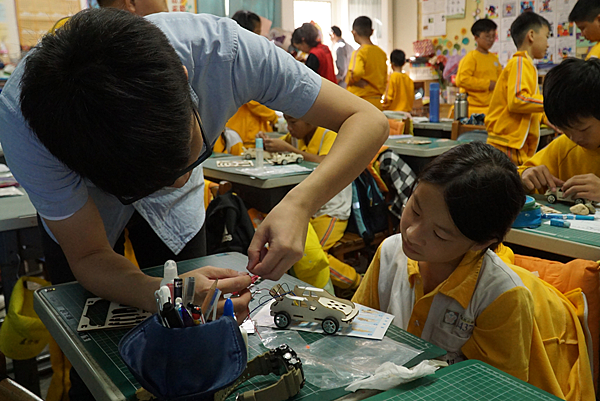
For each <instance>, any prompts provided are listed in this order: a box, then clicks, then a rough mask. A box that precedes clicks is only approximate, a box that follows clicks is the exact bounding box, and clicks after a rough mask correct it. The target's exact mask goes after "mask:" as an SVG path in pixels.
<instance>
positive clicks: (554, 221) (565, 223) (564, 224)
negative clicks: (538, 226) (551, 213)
mask: <svg viewBox="0 0 600 401" xmlns="http://www.w3.org/2000/svg"><path fill="white" fill-rule="evenodd" d="M550 225H551V226H555V227H565V228H569V227H571V222H570V221H566V220H558V219H551V220H550Z"/></svg>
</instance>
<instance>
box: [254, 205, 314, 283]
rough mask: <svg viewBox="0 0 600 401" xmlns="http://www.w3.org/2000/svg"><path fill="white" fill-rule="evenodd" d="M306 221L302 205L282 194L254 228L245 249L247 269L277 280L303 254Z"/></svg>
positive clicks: (306, 216) (307, 220)
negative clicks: (250, 239)
mask: <svg viewBox="0 0 600 401" xmlns="http://www.w3.org/2000/svg"><path fill="white" fill-rule="evenodd" d="M309 220H310V215H309V213H308V212H307V211H306V208H305V207H302V205H294V200H293V198H290V196H289V195H288V196H286V197H285V198H284V199H283V200H282V201H281V202H279V204H278V205H277V206H275V208H274V209H273V210H271V212H270V213H269V214H268V215H267V217H266V218H265V220H264V221H263V222H262V223H261V224H260V226H259V227H258V230H256V233H255V234H254V237H253V238H252V242H251V243H250V247H249V248H248V270H249V271H250V272H251V273H252V274H256V275H258V276H261V277H262V278H265V279H270V280H278V279H280V278H281V276H283V274H284V273H285V272H287V271H288V269H289V268H290V267H291V266H292V265H293V264H294V263H296V262H297V261H299V260H300V258H301V257H302V255H303V253H304V245H305V242H306V232H307V231H308V222H309ZM267 244H268V245H267ZM265 245H267V246H268V249H267V248H266V247H265Z"/></svg>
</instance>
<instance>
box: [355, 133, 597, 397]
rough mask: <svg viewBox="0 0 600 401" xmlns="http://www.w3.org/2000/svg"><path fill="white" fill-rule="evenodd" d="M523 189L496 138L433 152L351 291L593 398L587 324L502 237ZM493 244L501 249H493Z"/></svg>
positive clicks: (535, 378)
mask: <svg viewBox="0 0 600 401" xmlns="http://www.w3.org/2000/svg"><path fill="white" fill-rule="evenodd" d="M524 201H525V194H524V190H523V187H522V185H521V181H520V179H519V175H518V173H517V168H516V166H514V165H513V164H512V163H511V162H510V160H509V159H508V158H507V157H506V156H505V155H504V154H502V153H501V152H500V151H498V150H497V149H494V148H493V147H492V146H490V145H485V144H482V143H478V142H471V143H469V144H464V145H460V146H457V147H455V148H453V149H451V150H449V151H448V152H446V153H444V154H443V155H441V156H439V157H438V158H437V159H435V160H434V161H433V162H431V163H430V164H429V165H428V166H427V167H426V168H425V169H424V170H423V171H422V172H421V174H420V175H419V178H418V181H417V186H416V188H415V190H414V192H413V194H412V196H411V198H410V199H409V201H408V203H407V205H406V209H405V211H404V213H403V214H402V220H401V223H400V224H401V228H400V231H401V234H397V235H394V236H392V237H389V238H388V239H386V240H385V241H384V242H383V243H382V244H381V246H380V247H379V249H378V251H377V254H376V255H375V258H374V259H373V262H372V263H371V266H370V267H369V269H368V270H367V273H366V275H365V277H364V279H363V282H362V284H361V286H360V287H359V289H358V291H357V292H356V294H355V296H354V298H353V301H355V302H357V303H360V304H363V305H367V306H370V307H373V308H377V309H380V310H383V311H385V312H388V313H391V314H393V315H394V316H395V319H394V324H395V325H397V326H399V327H401V328H403V329H405V330H407V331H408V332H410V333H412V334H414V335H417V336H419V337H421V338H423V339H424V340H427V341H429V342H431V343H433V344H435V345H437V346H439V347H441V348H444V349H445V350H446V351H447V354H446V356H445V357H443V358H444V359H445V360H446V361H448V362H449V363H455V362H459V361H461V360H464V359H478V360H481V361H483V362H486V363H488V364H490V365H492V366H494V367H496V368H498V369H500V370H502V371H504V372H506V373H508V374H511V375H513V376H515V377H517V378H519V379H521V380H524V381H526V382H529V383H530V384H533V385H535V386H537V387H539V388H541V389H543V390H545V391H548V392H550V393H552V394H555V395H556V396H558V397H560V398H563V399H567V400H593V399H594V385H593V381H592V375H591V367H590V361H589V358H588V353H587V352H588V351H587V346H586V340H585V334H584V331H583V329H582V327H581V324H580V322H579V320H578V317H577V312H576V309H575V307H574V305H573V304H571V303H570V301H569V300H568V299H567V298H565V297H564V296H563V295H562V294H561V293H560V292H559V291H558V290H556V289H555V288H554V287H552V286H550V285H549V284H546V283H545V282H543V281H542V280H541V279H539V278H537V277H536V276H534V275H533V274H531V273H530V272H529V271H526V270H524V269H522V268H519V267H517V266H509V265H507V264H506V263H505V262H504V261H503V259H501V258H500V257H499V255H501V256H508V254H510V252H511V251H510V250H509V249H508V248H506V247H503V246H502V245H501V241H502V239H503V238H504V235H505V234H506V232H507V231H508V230H509V229H510V225H511V224H512V222H513V220H514V219H515V217H516V216H517V214H518V213H519V211H520V210H521V207H522V206H523V204H524ZM494 249H497V252H498V254H497V253H494Z"/></svg>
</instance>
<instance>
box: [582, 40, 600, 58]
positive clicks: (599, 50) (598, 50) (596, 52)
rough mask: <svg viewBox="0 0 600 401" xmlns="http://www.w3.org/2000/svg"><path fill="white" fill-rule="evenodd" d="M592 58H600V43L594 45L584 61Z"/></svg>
mask: <svg viewBox="0 0 600 401" xmlns="http://www.w3.org/2000/svg"><path fill="white" fill-rule="evenodd" d="M592 57H596V58H599V57H600V42H599V43H596V44H595V45H594V47H592V48H591V50H590V52H589V53H588V54H587V56H585V59H586V60H589V59H591V58H592Z"/></svg>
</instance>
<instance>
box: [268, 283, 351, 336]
mask: <svg viewBox="0 0 600 401" xmlns="http://www.w3.org/2000/svg"><path fill="white" fill-rule="evenodd" d="M270 294H271V295H272V296H273V298H275V302H273V303H272V304H271V316H274V318H273V321H274V322H275V325H276V326H277V327H279V328H280V329H285V328H287V327H288V326H289V325H290V323H291V322H292V320H297V321H303V322H317V323H321V327H322V328H323V331H324V332H325V334H335V333H336V332H337V331H338V329H339V328H340V327H349V326H350V324H351V323H352V320H354V318H355V317H356V316H357V315H358V307H357V306H356V305H355V304H354V303H353V302H351V301H348V300H346V299H342V298H338V297H335V296H333V295H331V294H330V293H328V292H327V291H325V290H323V289H321V288H312V287H300V286H295V287H294V290H293V291H291V292H286V291H285V290H283V288H282V287H281V285H279V284H278V285H276V286H275V287H273V288H272V289H271V291H270Z"/></svg>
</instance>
